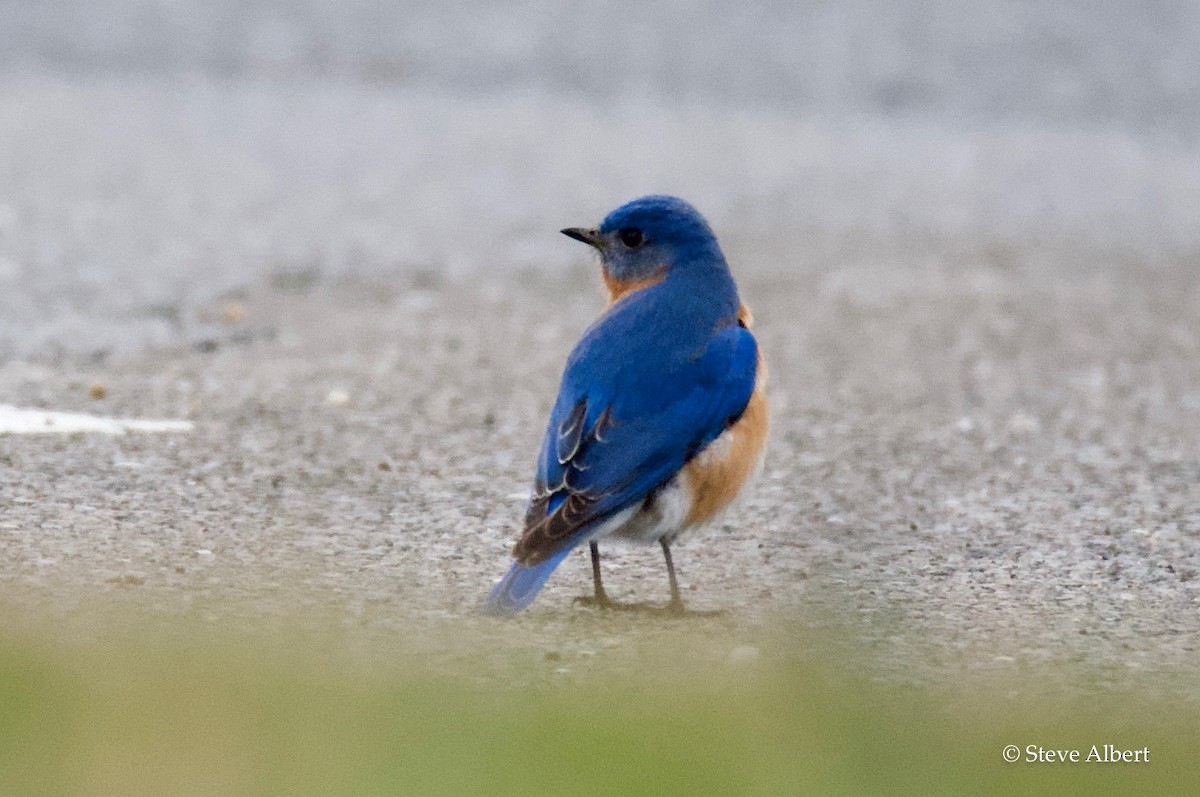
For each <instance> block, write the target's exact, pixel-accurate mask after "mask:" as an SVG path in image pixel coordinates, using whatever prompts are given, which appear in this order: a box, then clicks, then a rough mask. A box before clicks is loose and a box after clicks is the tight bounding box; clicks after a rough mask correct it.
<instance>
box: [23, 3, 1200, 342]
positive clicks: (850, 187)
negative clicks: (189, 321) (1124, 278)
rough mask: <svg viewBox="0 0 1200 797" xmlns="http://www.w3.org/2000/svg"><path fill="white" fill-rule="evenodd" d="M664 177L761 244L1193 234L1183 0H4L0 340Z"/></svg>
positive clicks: (460, 257)
mask: <svg viewBox="0 0 1200 797" xmlns="http://www.w3.org/2000/svg"><path fill="white" fill-rule="evenodd" d="M651 191H656V192H661V191H666V192H675V193H680V194H682V195H684V196H686V197H688V198H689V199H691V200H692V201H694V202H695V203H696V204H697V205H699V206H700V208H701V209H702V210H703V211H705V212H706V213H707V214H709V215H710V216H711V217H712V219H713V221H714V223H715V224H716V226H717V228H718V229H720V230H722V231H723V236H724V240H725V243H726V246H727V248H729V249H730V250H731V252H732V253H733V254H734V255H735V256H736V259H737V261H738V262H739V264H740V268H742V269H744V270H746V271H752V272H753V271H777V272H787V273H791V272H794V271H796V270H812V269H829V268H830V267H831V264H833V263H836V262H838V261H841V262H846V261H858V260H862V259H864V258H866V259H868V260H873V261H875V260H878V259H879V258H878V256H879V255H881V254H882V255H884V256H885V257H895V256H897V255H898V254H899V253H903V252H910V251H912V250H914V249H915V250H916V251H917V252H918V253H919V252H928V251H931V250H932V251H939V252H944V251H951V252H954V253H955V255H954V257H953V258H951V259H952V260H955V261H957V262H963V263H964V264H968V265H969V263H967V261H969V260H970V258H969V257H968V256H966V255H965V253H964V249H965V250H967V251H983V252H984V253H985V255H984V256H985V257H986V256H991V255H992V254H994V253H995V252H997V251H1001V252H1010V253H1011V251H1012V250H1013V247H1016V248H1017V249H1019V250H1021V251H1022V252H1026V253H1028V252H1033V251H1049V252H1050V253H1051V254H1050V255H1049V256H1050V257H1052V258H1054V257H1059V255H1056V254H1054V253H1056V252H1057V253H1060V254H1061V252H1062V251H1064V247H1065V251H1067V252H1068V253H1069V257H1065V258H1064V257H1059V259H1061V260H1066V261H1070V262H1071V263H1073V264H1076V265H1084V266H1087V265H1088V264H1094V263H1096V262H1100V261H1106V260H1111V259H1113V258H1116V259H1118V260H1121V261H1122V262H1128V261H1129V260H1131V259H1132V260H1135V261H1137V262H1139V263H1143V264H1145V265H1146V266H1147V267H1151V266H1153V265H1154V264H1156V263H1162V262H1164V261H1178V260H1179V259H1180V258H1184V259H1190V260H1196V259H1197V257H1198V255H1197V252H1198V251H1200V5H1197V4H1194V3H1186V2H1146V3H1122V2H1062V3H1038V2H1006V3H996V2H972V3H952V2H921V1H920V0H903V1H902V2H799V3H791V2H773V3H760V4H749V5H747V6H745V7H739V8H733V7H730V6H728V5H727V4H721V3H706V2H662V3H641V2H637V3H634V2H605V3H593V4H586V5H584V6H583V7H570V6H567V5H565V4H558V3H550V2H524V3H500V4H497V3H474V2H468V3H458V4H439V3H406V2H333V1H332V0H328V1H327V0H308V1H306V2H293V3H284V2H258V1H255V2H234V1H233V0H214V1H213V2H204V3H199V2H183V1H182V0H160V1H159V2H149V1H146V2H139V1H138V0H95V1H94V2H84V1H83V0H79V1H78V2H72V1H71V0H49V1H48V2H39V3H27V2H16V1H14V0H6V1H5V2H2V3H0V357H6V356H24V355H30V354H40V355H47V354H53V353H55V352H58V353H62V352H70V351H76V350H79V349H81V348H90V349H92V350H94V351H95V352H103V351H119V350H122V349H126V350H127V349H130V348H136V347H138V346H140V345H142V344H143V343H145V342H154V343H163V342H165V341H169V340H171V339H172V337H173V336H174V335H176V333H177V331H178V328H179V321H180V319H181V318H184V319H186V318H187V317H188V313H187V312H186V311H185V310H186V308H187V307H192V306H195V305H196V304H197V303H198V302H201V301H204V300H207V299H210V298H211V297H213V296H215V295H219V294H220V293H221V292H222V291H228V290H230V289H237V288H239V287H243V286H246V285H253V284H256V283H257V282H261V281H262V280H263V279H266V278H267V277H268V276H269V275H271V274H275V273H280V272H282V273H285V274H292V273H300V274H302V275H309V276H313V275H319V276H330V275H337V274H344V273H347V272H350V273H355V274H374V275H383V276H385V277H386V278H388V279H390V278H391V276H390V275H393V274H396V273H403V272H406V271H411V270H413V269H419V270H428V271H433V272H435V273H437V274H439V275H443V276H447V275H460V276H461V275H471V276H472V277H473V278H478V277H479V276H480V275H491V276H495V275H497V274H499V275H505V274H512V273H515V272H516V271H521V270H530V269H532V270H545V269H550V270H554V269H561V268H564V267H568V266H570V267H578V263H579V258H578V256H576V258H575V259H572V257H571V255H572V254H576V255H578V253H572V252H571V249H570V248H569V247H564V245H563V243H564V242H563V241H560V240H557V239H556V236H555V235H554V231H555V230H557V229H558V228H559V227H561V226H565V225H568V224H582V223H588V222H590V221H593V220H595V219H597V218H598V217H599V216H600V215H601V214H603V213H604V212H606V211H607V210H609V209H610V208H611V207H613V206H615V205H616V204H619V203H620V202H621V201H623V200H625V199H628V198H630V197H632V196H634V195H637V194H640V193H645V192H651ZM989 253H990V254H989ZM1064 267H1065V266H1064Z"/></svg>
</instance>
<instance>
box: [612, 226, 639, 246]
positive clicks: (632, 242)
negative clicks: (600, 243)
mask: <svg viewBox="0 0 1200 797" xmlns="http://www.w3.org/2000/svg"><path fill="white" fill-rule="evenodd" d="M617 238H619V239H621V243H623V244H625V245H626V246H628V247H629V248H630V249H637V248H638V247H639V246H641V245H642V244H644V243H646V236H644V235H642V231H641V230H639V229H638V228H637V227H626V228H624V229H623V230H618V231H617Z"/></svg>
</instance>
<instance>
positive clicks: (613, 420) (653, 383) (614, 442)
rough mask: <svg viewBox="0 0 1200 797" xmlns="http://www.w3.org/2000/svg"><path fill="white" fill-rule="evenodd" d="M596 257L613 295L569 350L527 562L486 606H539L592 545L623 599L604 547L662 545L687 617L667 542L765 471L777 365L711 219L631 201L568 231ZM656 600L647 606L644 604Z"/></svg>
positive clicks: (676, 204)
mask: <svg viewBox="0 0 1200 797" xmlns="http://www.w3.org/2000/svg"><path fill="white" fill-rule="evenodd" d="M561 232H562V233H563V234H564V235H566V236H568V237H569V238H573V239H575V240H577V241H581V242H583V243H585V244H587V245H589V246H591V247H592V248H593V249H595V250H596V252H597V253H598V255H599V261H600V268H601V275H602V278H603V282H604V287H605V289H606V291H607V294H608V305H607V307H606V308H605V310H604V312H603V313H602V314H601V315H600V317H599V318H598V319H597V320H596V321H595V322H593V323H592V325H591V326H590V327H588V328H587V330H586V331H585V332H584V333H583V335H582V337H581V338H580V340H579V342H578V343H577V344H576V345H575V348H574V349H573V350H572V352H571V354H570V355H569V356H568V358H567V362H566V366H565V368H564V369H563V375H562V380H561V383H560V386H559V392H558V398H557V399H556V401H555V403H554V406H553V409H552V410H551V413H550V419H549V422H548V424H547V428H546V433H545V436H544V437H543V440H542V445H541V450H540V453H539V454H538V458H537V465H536V475H535V478H534V484H533V490H532V492H531V494H530V498H529V503H528V505H527V508H526V512H525V518H524V532H523V533H522V534H521V536H520V538H519V540H518V541H517V543H516V545H515V546H514V547H513V551H512V554H513V557H514V559H515V561H514V562H513V564H512V566H511V567H510V568H509V570H508V572H507V573H506V574H505V575H504V576H503V577H502V578H501V579H500V581H498V582H497V583H496V584H495V586H494V588H493V589H492V590H491V592H490V594H489V595H488V596H487V598H486V600H485V601H484V604H483V609H484V612H485V613H487V614H492V615H500V616H511V615H515V614H517V613H518V612H520V611H522V610H524V609H525V608H527V607H528V606H529V605H530V604H531V603H532V602H533V600H534V598H535V597H536V596H537V594H538V592H539V591H540V590H541V589H542V587H543V586H544V585H545V584H546V581H547V580H548V579H549V578H550V575H551V574H552V573H553V572H554V570H555V568H557V567H558V566H559V564H561V563H562V561H563V560H564V559H566V557H567V556H568V555H569V554H570V553H571V552H572V551H573V550H575V549H576V548H579V547H580V546H582V545H584V544H585V543H587V544H588V547H589V549H590V552H591V559H592V581H593V595H591V596H588V597H584V598H580V599H577V600H581V601H583V602H584V603H587V604H590V605H593V606H596V607H599V608H601V609H608V608H623V607H629V606H631V604H618V603H616V602H614V601H612V600H611V599H610V598H609V597H608V594H607V592H606V591H605V588H604V585H603V581H602V579H601V573H600V550H599V541H600V540H602V539H605V538H616V539H624V540H627V541H634V542H642V543H649V544H654V543H658V545H659V546H660V547H661V549H662V554H663V557H664V559H665V561H666V567H667V575H668V579H669V584H670V601H669V602H668V603H667V604H666V605H665V606H658V607H653V608H655V609H657V610H659V611H664V612H667V613H670V614H684V613H685V612H686V609H685V607H684V604H683V599H682V597H681V596H680V591H679V583H678V580H677V578H676V574H675V565H674V562H673V560H672V557H671V548H670V546H671V543H672V541H674V540H675V538H676V537H677V536H678V535H679V534H680V533H681V532H683V531H685V530H688V529H691V528H694V527H697V526H700V525H702V524H704V523H706V522H708V521H710V520H712V519H713V518H714V517H715V516H717V515H718V513H720V512H721V510H723V509H724V508H725V507H726V506H727V505H728V504H729V503H730V502H731V501H732V500H733V499H734V498H735V497H736V496H737V495H738V493H739V491H740V490H741V489H742V487H743V486H744V485H745V484H746V483H747V482H748V481H749V479H750V477H751V476H752V475H753V474H754V473H756V472H757V471H758V470H760V469H761V466H762V459H763V452H764V449H765V444H766V439H767V427H768V408H767V399H766V383H767V369H766V364H765V362H764V359H763V356H762V352H761V351H760V349H759V346H758V342H757V341H756V340H755V338H754V335H753V333H752V332H751V326H752V324H753V316H752V314H751V313H750V310H749V308H748V307H747V306H746V305H745V304H743V303H742V301H741V299H740V297H739V295H738V290H737V286H736V284H735V283H734V279H733V276H732V274H731V273H730V269H729V265H728V263H727V262H726V260H725V256H724V254H723V253H722V251H721V247H720V245H719V244H718V242H717V238H716V235H715V234H714V233H713V230H712V228H711V227H710V226H709V224H708V222H707V221H706V220H705V218H704V217H703V216H702V215H701V214H700V213H699V211H697V210H696V209H695V208H694V207H693V206H692V205H690V204H689V203H687V202H685V201H684V200H682V199H679V198H677V197H672V196H662V195H651V196H643V197H640V198H638V199H634V200H632V201H630V202H627V203H626V204H623V205H621V206H620V207H618V208H617V209H615V210H613V211H612V212H611V213H609V214H608V215H607V216H605V218H604V219H603V221H602V222H601V223H600V226H599V227H594V228H582V227H569V228H567V229H564V230H562V231H561ZM633 605H634V606H638V607H645V605H644V604H633Z"/></svg>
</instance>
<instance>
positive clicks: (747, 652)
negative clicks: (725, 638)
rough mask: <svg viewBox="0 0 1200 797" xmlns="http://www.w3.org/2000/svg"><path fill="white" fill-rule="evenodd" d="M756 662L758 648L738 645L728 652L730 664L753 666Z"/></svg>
mask: <svg viewBox="0 0 1200 797" xmlns="http://www.w3.org/2000/svg"><path fill="white" fill-rule="evenodd" d="M756 661H758V648H756V647H755V646H754V645H740V646H738V647H736V648H734V649H733V650H731V651H730V652H729V663H730V664H753V663H754V662H756Z"/></svg>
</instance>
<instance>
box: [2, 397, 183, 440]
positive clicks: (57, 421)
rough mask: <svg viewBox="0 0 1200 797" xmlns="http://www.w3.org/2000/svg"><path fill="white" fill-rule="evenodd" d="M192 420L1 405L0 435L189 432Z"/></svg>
mask: <svg viewBox="0 0 1200 797" xmlns="http://www.w3.org/2000/svg"><path fill="white" fill-rule="evenodd" d="M193 428H194V427H193V426H192V423H191V422H190V421H147V420H138V419H135V418H102V417H100V416H98V415H85V414H83V413H81V412H54V411H52V410H30V409H21V408H20V407H12V406H9V405H7V404H0V434H73V433H75V432H98V433H100V434H125V433H126V432H190V431H192V429H193Z"/></svg>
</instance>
